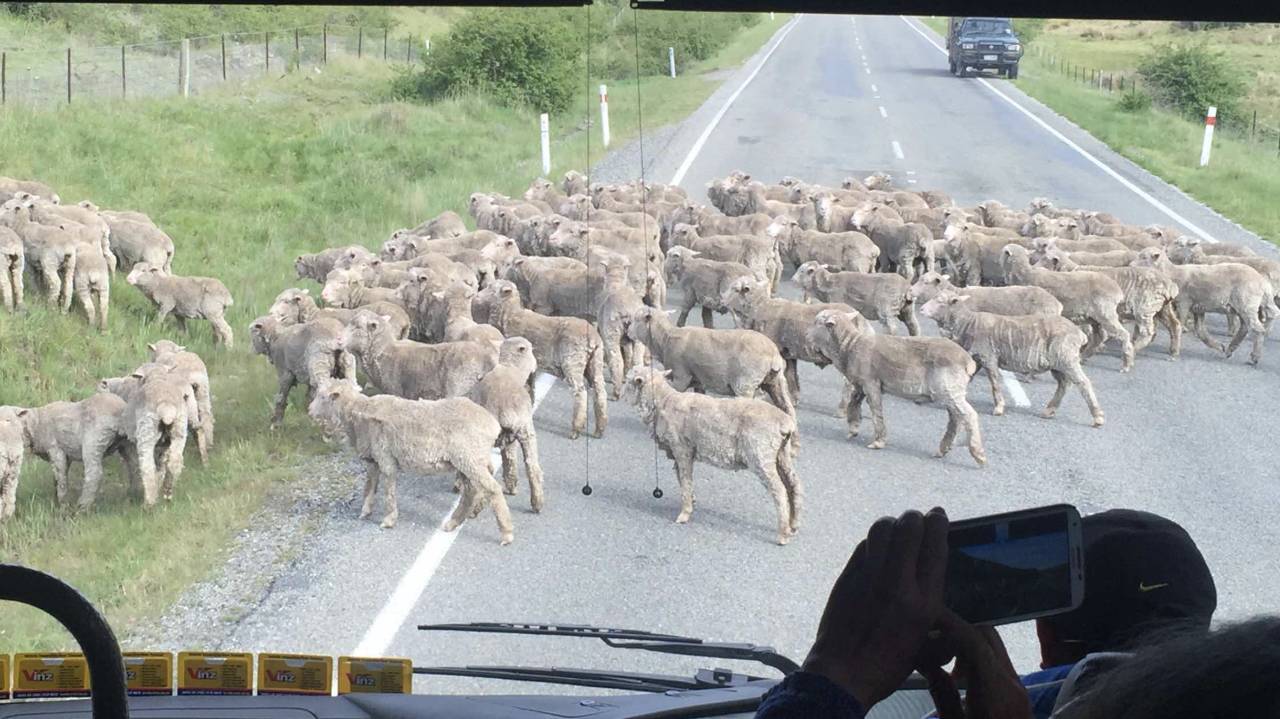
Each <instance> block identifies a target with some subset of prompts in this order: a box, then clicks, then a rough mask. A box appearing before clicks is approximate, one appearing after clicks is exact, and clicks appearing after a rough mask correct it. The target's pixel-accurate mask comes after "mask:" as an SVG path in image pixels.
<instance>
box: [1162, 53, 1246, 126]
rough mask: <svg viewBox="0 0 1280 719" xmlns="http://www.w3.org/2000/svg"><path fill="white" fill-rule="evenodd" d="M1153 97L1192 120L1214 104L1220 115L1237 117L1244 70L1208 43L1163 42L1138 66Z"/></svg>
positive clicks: (1242, 90)
mask: <svg viewBox="0 0 1280 719" xmlns="http://www.w3.org/2000/svg"><path fill="white" fill-rule="evenodd" d="M1138 74H1139V75H1141V76H1142V79H1144V80H1146V81H1147V86H1148V87H1149V88H1150V90H1151V94H1152V96H1153V97H1154V98H1155V100H1156V101H1158V102H1159V103H1161V104H1162V105H1167V106H1169V107H1171V108H1173V109H1174V110H1176V111H1177V112H1179V113H1181V114H1183V115H1186V116H1187V117H1190V118H1192V119H1197V118H1200V117H1203V116H1204V113H1205V111H1206V110H1207V109H1208V108H1209V106H1210V105H1215V106H1217V108H1218V117H1223V118H1234V117H1235V116H1236V113H1237V112H1238V111H1239V107H1240V100H1241V98H1243V97H1244V89H1245V88H1244V83H1243V82H1242V81H1241V80H1240V71H1239V70H1238V69H1237V68H1236V67H1234V66H1233V65H1232V64H1231V63H1230V62H1228V61H1227V59H1226V57H1225V56H1224V54H1223V53H1222V52H1215V51H1211V50H1209V49H1208V48H1207V47H1205V46H1204V45H1163V46H1160V47H1157V48H1156V49H1155V50H1154V51H1152V53H1151V54H1150V55H1148V56H1147V57H1146V58H1144V59H1143V60H1142V62H1141V64H1139V65H1138Z"/></svg>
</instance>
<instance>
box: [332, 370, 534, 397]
mask: <svg viewBox="0 0 1280 719" xmlns="http://www.w3.org/2000/svg"><path fill="white" fill-rule="evenodd" d="M539 369H541V367H539ZM351 377H352V379H354V378H355V375H351ZM537 377H538V373H537V372H531V373H529V379H527V380H525V381H524V389H525V391H526V392H528V393H529V401H530V402H535V401H537V399H538V394H537V392H536V391H535V387H534V380H536V379H537Z"/></svg>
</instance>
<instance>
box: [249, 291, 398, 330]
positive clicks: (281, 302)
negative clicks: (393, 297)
mask: <svg viewBox="0 0 1280 719" xmlns="http://www.w3.org/2000/svg"><path fill="white" fill-rule="evenodd" d="M356 310H369V311H370V312H376V313H378V314H379V315H382V316H383V317H386V318H388V319H389V324H390V326H391V331H392V334H394V335H395V338H396V339H398V340H402V339H404V338H406V337H408V336H409V325H410V322H409V313H408V312H406V311H405V309H404V307H401V306H400V305H399V304H397V303H394V302H371V303H369V304H367V305H360V306H359V307H357V308H355V309H343V308H341V307H325V308H323V309H322V308H320V307H319V306H317V305H316V301H315V299H314V298H313V297H312V296H311V290H307V289H301V290H300V289H296V288H290V289H287V290H284V291H282V292H281V293H280V294H278V295H276V298H275V301H274V302H272V303H271V308H270V309H269V310H267V314H269V315H271V316H272V317H275V318H276V319H277V320H279V321H280V322H281V324H285V325H296V324H301V323H303V322H310V321H311V320H315V319H319V318H321V317H328V318H330V319H335V320H337V321H338V322H341V323H342V324H344V325H345V324H346V323H348V322H350V321H351V316H352V315H354V314H355V313H356Z"/></svg>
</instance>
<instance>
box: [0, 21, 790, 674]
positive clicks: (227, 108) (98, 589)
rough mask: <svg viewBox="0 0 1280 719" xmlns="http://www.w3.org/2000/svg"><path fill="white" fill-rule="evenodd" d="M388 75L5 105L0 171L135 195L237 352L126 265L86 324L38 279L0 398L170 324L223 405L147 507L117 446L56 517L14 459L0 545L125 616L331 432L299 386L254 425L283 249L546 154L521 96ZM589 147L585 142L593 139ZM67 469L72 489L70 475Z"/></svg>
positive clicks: (163, 333) (177, 587)
mask: <svg viewBox="0 0 1280 719" xmlns="http://www.w3.org/2000/svg"><path fill="white" fill-rule="evenodd" d="M785 20H786V18H785V17H782V16H779V17H778V18H777V19H776V20H775V21H773V22H772V23H771V22H769V21H768V20H765V21H764V22H762V23H761V24H760V25H757V26H756V27H754V28H752V29H751V30H750V31H748V32H745V33H743V34H742V36H741V37H739V38H738V39H737V40H736V41H735V42H734V43H733V44H731V45H730V46H729V47H727V48H725V49H724V51H723V52H722V53H720V54H719V55H718V56H717V57H715V58H712V59H711V60H709V61H708V62H707V63H705V64H704V66H702V67H699V68H696V70H697V71H696V72H691V73H688V74H686V75H684V76H682V77H679V78H676V79H670V78H660V77H658V78H645V79H643V80H642V81H641V83H640V90H641V95H642V102H643V109H644V122H645V125H646V127H657V126H659V125H661V124H663V123H667V122H671V121H674V120H676V119H678V118H680V117H683V116H685V115H686V114H688V113H689V112H690V111H691V110H692V109H694V108H696V107H697V106H698V105H699V104H700V103H701V102H702V101H703V100H704V99H705V98H706V97H707V96H708V95H709V94H710V93H711V91H712V90H714V88H715V87H716V85H717V82H715V81H713V80H710V79H707V78H705V77H703V76H702V75H703V74H704V73H705V72H706V71H707V70H708V69H710V68H715V67H722V66H724V65H726V64H727V63H728V60H726V58H732V59H734V60H738V59H740V58H742V57H745V56H746V55H747V54H748V51H749V50H750V49H751V48H752V47H758V46H759V45H760V44H761V43H762V42H763V41H764V40H765V39H766V38H767V37H768V36H769V34H770V33H771V32H772V31H773V30H775V29H776V28H777V27H778V26H780V25H781V24H782V23H783V22H784V21H785ZM393 72H394V71H393V70H392V69H391V68H389V67H388V66H386V65H385V64H383V63H381V62H380V61H374V62H368V61H366V62H359V61H354V60H350V61H347V60H344V61H342V62H340V63H332V62H331V63H330V65H329V66H328V68H327V69H326V71H325V72H324V73H323V74H321V75H316V74H312V73H298V74H293V75H289V76H287V77H285V78H283V79H277V80H262V81H259V82H257V83H255V84H251V85H249V86H248V87H247V88H243V87H238V88H235V90H234V92H232V91H231V89H228V90H227V91H226V92H212V93H209V94H205V95H202V96H200V97H198V98H192V99H190V100H187V101H183V100H181V99H178V98H173V99H167V100H144V101H137V102H127V103H111V104H107V105H104V106H98V107H94V106H90V105H88V104H85V105H79V106H77V105H72V106H70V107H65V108H62V109H59V110H57V111H54V112H43V113H42V112H34V111H14V110H12V109H10V110H7V111H5V112H2V113H0V174H3V175H9V176H16V177H38V178H40V179H42V180H44V181H46V182H49V183H50V184H52V185H54V186H56V187H57V188H58V190H59V192H60V193H61V195H62V197H63V198H64V199H65V200H66V201H75V200H79V199H82V198H91V199H93V200H94V201H95V202H97V203H98V204H100V205H101V206H103V207H107V208H127V209H135V210H140V211H143V212H146V213H148V214H150V215H151V216H152V217H153V218H154V219H155V220H156V221H157V222H158V223H159V224H160V225H161V226H163V227H164V228H165V229H166V231H167V232H168V233H169V234H170V235H171V236H172V237H173V238H174V240H175V243H176V245H177V257H176V260H175V262H174V269H175V271H176V272H177V273H179V274H193V275H205V276H215V277H218V278H220V279H222V280H223V281H224V282H225V283H226V285H227V286H228V287H229V288H230V290H231V292H232V294H233V295H234V297H235V306H234V307H233V308H232V311H231V314H230V316H229V317H228V319H229V321H230V322H231V324H232V326H233V327H234V329H235V331H236V333H237V336H236V348H235V349H234V350H232V351H216V352H215V351H214V350H213V347H212V336H211V333H210V331H209V329H208V327H207V324H206V323H203V322H192V323H190V327H191V329H190V331H189V332H188V333H187V334H183V333H181V332H179V331H178V329H177V327H176V325H174V324H172V321H170V322H167V323H164V324H162V325H157V324H156V323H154V322H153V320H152V318H153V310H152V308H151V307H150V306H149V305H148V303H147V302H146V301H145V299H144V298H142V297H141V296H140V295H139V294H138V293H137V292H136V291H134V290H133V288H131V287H129V286H128V285H126V284H125V283H124V282H123V281H122V279H120V278H117V280H116V282H115V283H114V285H113V287H112V293H111V294H112V303H113V308H112V319H111V327H110V329H109V331H108V332H107V333H105V334H102V335H99V334H97V333H94V332H91V331H89V330H87V329H86V327H85V323H84V320H83V318H82V317H81V316H79V315H76V314H72V315H71V316H67V317H63V316H61V315H58V314H55V313H51V312H49V311H48V310H47V308H46V306H45V304H44V302H43V300H41V299H40V298H37V297H34V296H33V297H31V298H30V300H29V305H30V307H31V309H30V311H29V312H28V313H27V314H24V315H8V314H4V313H3V312H0V404H15V405H37V404H43V403H46V402H50V401H53V400H57V399H68V398H69V399H80V398H83V397H85V396H86V395H87V394H88V393H89V392H91V391H93V388H94V387H95V385H96V384H97V381H98V379H99V378H101V377H105V376H113V375H118V374H120V373H123V372H127V371H129V370H131V369H132V368H133V367H135V366H136V365H137V364H139V363H140V362H142V361H143V359H144V358H145V349H146V344H147V343H148V342H152V341H155V340H156V339H161V338H172V339H175V340H176V341H179V342H180V343H182V344H185V345H186V346H187V347H188V348H190V349H192V350H194V351H196V352H198V353H200V354H201V355H202V356H203V357H204V358H205V359H206V361H207V362H208V364H209V369H210V374H211V377H212V385H213V392H214V396H215V414H216V416H217V420H218V428H217V447H216V448H215V450H214V452H213V456H212V460H211V463H210V466H209V467H208V468H207V469H205V468H201V467H200V466H199V461H198V459H193V458H192V457H193V455H192V453H191V452H189V453H188V462H187V469H186V472H185V473H184V474H183V476H182V478H181V480H180V482H179V484H178V486H177V490H176V493H175V499H174V501H173V502H172V503H171V504H170V505H168V506H163V507H158V508H156V509H154V510H151V511H144V510H142V509H141V508H139V507H138V506H137V505H136V504H135V503H134V502H132V501H131V500H129V499H128V498H126V496H125V492H124V482H123V479H122V475H121V472H120V468H119V466H118V463H117V462H116V461H115V460H114V459H113V460H111V461H110V462H109V465H108V472H107V476H106V478H105V479H104V481H103V491H102V493H101V495H100V498H99V501H98V504H97V506H96V507H95V509H94V510H93V511H92V512H89V513H87V514H85V515H82V516H74V515H72V514H69V513H67V512H65V511H63V510H61V509H60V508H58V507H57V506H56V505H55V503H54V500H53V489H52V475H51V473H50V471H49V469H48V465H47V464H45V463H44V462H42V461H40V460H38V459H34V458H29V459H28V462H27V464H26V466H25V468H24V471H23V475H22V484H21V487H20V488H19V492H18V514H17V516H16V517H15V518H14V519H13V520H11V521H10V522H8V523H6V524H5V525H3V526H0V561H6V562H18V563H22V564H28V565H31V566H34V567H38V568H40V569H43V570H46V571H49V572H52V573H54V574H55V575H58V576H61V577H63V578H65V579H67V580H68V581H70V582H71V583H72V584H73V585H74V586H76V587H78V588H79V589H81V590H82V591H84V592H85V593H86V594H87V595H88V597H89V598H90V599H91V600H92V601H94V602H95V603H97V604H98V605H99V606H100V607H102V608H103V609H104V610H105V611H106V614H107V616H108V618H109V619H110V620H111V621H112V622H113V624H114V625H115V627H116V629H117V632H118V633H120V634H125V635H127V634H128V633H129V630H130V628H131V627H134V626H137V625H138V623H140V622H144V621H145V620H146V618H147V617H150V616H154V615H155V614H156V613H158V612H159V611H160V610H161V609H163V608H164V607H165V606H167V605H168V604H169V603H170V602H171V601H172V600H173V599H174V598H175V597H176V596H177V594H178V593H179V592H180V591H181V590H182V589H183V588H184V587H186V586H187V585H188V584H190V583H191V582H192V581H195V580H197V579H199V578H200V577H202V576H204V575H205V574H206V573H207V572H208V571H209V570H210V568H211V567H213V566H215V565H216V563H218V562H219V560H220V559H221V557H222V552H221V548H222V547H223V546H224V545H225V544H226V543H227V542H228V541H229V539H230V538H231V537H233V536H234V534H235V532H236V531H237V530H238V529H240V528H241V527H242V526H243V525H244V523H245V521H246V520H247V518H248V517H249V516H250V514H251V513H252V512H253V511H254V509H255V508H256V507H257V506H259V505H260V503H261V501H262V498H263V496H264V495H265V494H266V493H267V492H268V491H269V489H270V488H271V487H272V485H274V484H276V483H280V482H292V481H297V480H299V479H301V480H303V481H305V479H306V478H305V476H300V473H301V472H302V471H305V467H306V460H307V458H308V457H310V456H313V455H316V454H321V453H325V452H329V451H331V450H330V449H329V448H327V447H326V446H325V445H324V444H323V443H322V442H321V441H320V439H319V435H318V433H316V432H315V431H314V430H313V429H312V427H311V425H310V422H309V421H308V420H307V419H306V417H305V416H304V408H303V407H301V406H300V403H301V393H300V392H299V393H298V394H296V395H295V402H294V404H292V405H291V406H290V408H289V411H288V412H287V413H286V419H285V423H284V425H283V427H282V428H281V429H279V430H276V431H268V429H267V423H268V418H269V416H270V409H271V398H272V396H273V394H274V392H275V374H274V371H273V370H272V369H271V368H270V367H269V366H268V364H267V363H266V361H265V359H263V358H262V357H256V356H253V355H251V353H250V349H249V340H248V336H247V326H248V324H249V322H250V321H251V320H252V319H253V318H254V317H255V316H257V315H258V314H260V313H261V312H263V311H265V309H266V307H267V306H268V304H269V303H270V301H271V299H272V298H273V297H274V296H275V294H276V293H277V292H279V291H280V290H281V289H283V288H286V287H290V286H294V285H297V284H298V281H297V280H295V279H294V275H293V269H292V261H293V257H294V256H295V255H297V254H298V253H300V252H309V251H315V250H318V249H320V248H323V247H328V246H334V245H340V244H347V243H353V242H356V243H362V244H365V245H367V246H369V247H371V248H372V247H377V246H379V245H380V244H381V242H382V241H383V239H385V237H386V236H387V235H388V234H389V233H390V232H391V231H392V230H394V229H396V228H398V227H405V226H412V225H413V224H414V223H416V222H418V221H420V220H422V219H425V218H427V217H430V216H433V215H435V214H437V213H439V212H441V211H443V210H446V209H453V210H456V211H459V212H463V214H464V215H465V212H464V210H465V202H466V198H467V196H468V194H469V193H471V192H473V191H475V190H496V191H501V192H505V193H509V194H515V193H517V192H519V191H521V190H522V189H523V188H524V187H525V186H527V184H528V182H529V181H530V180H531V179H532V178H533V177H535V176H537V175H538V174H539V173H540V170H541V168H540V163H539V156H538V123H537V117H536V116H534V115H533V114H531V113H528V112H523V111H518V110H512V109H508V108H500V107H496V106H494V105H492V104H491V103H489V102H487V101H485V100H483V99H480V98H474V97H471V98H460V99H454V100H448V101H442V102H439V103H436V104H433V105H417V104H407V103H399V102H391V101H388V100H386V97H387V95H386V89H387V87H388V85H389V83H390V80H391V79H392V75H393ZM584 80H585V78H584ZM595 81H596V80H595V79H593V80H592V82H593V83H594V82H595ZM590 87H591V92H590V94H587V93H584V96H583V97H581V98H579V101H578V102H577V103H576V104H575V107H574V108H573V109H572V110H570V111H569V112H567V113H565V115H564V116H557V117H554V118H553V119H552V132H553V136H554V138H555V143H554V148H553V158H554V161H555V167H554V168H553V173H554V174H553V176H558V175H559V174H560V173H563V172H564V171H565V170H566V169H569V168H582V167H584V166H586V165H587V164H588V162H587V158H586V156H585V144H586V134H585V131H584V130H582V129H580V126H581V124H582V121H583V118H584V116H585V115H586V113H587V111H588V107H590V108H592V111H593V112H594V103H595V97H594V84H592V85H590ZM584 90H585V88H584ZM636 109H637V107H636V95H635V86H634V85H629V86H623V85H618V86H616V87H614V88H613V92H612V97H611V102H610V110H611V120H612V130H613V134H614V141H615V142H617V143H620V142H622V141H625V140H626V139H628V138H629V137H633V136H634V135H635V133H636ZM593 132H598V130H596V129H595V128H593ZM592 146H593V157H595V156H598V155H596V154H595V153H598V152H599V150H598V148H599V142H598V136H597V137H596V138H593V141H592ZM313 291H314V286H313ZM73 476H74V477H78V476H79V469H76V470H74V471H73ZM353 481H354V480H353ZM72 486H73V491H78V480H73V483H72ZM70 645H71V641H70V638H69V637H68V636H67V635H66V634H65V633H63V632H62V631H60V630H59V629H57V628H56V627H55V626H54V625H53V624H52V623H51V622H49V621H47V620H45V619H44V618H42V617H40V616H38V615H37V614H36V613H34V612H31V611H28V610H25V609H20V608H15V607H14V606H13V605H7V604H6V605H0V652H11V651H24V650H29V649H37V650H39V649H56V648H65V647H68V646H70Z"/></svg>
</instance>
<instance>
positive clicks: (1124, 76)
mask: <svg viewBox="0 0 1280 719" xmlns="http://www.w3.org/2000/svg"><path fill="white" fill-rule="evenodd" d="M1030 50H1031V53H1032V55H1033V56H1034V57H1035V58H1036V59H1037V61H1038V62H1039V64H1040V66H1041V67H1042V68H1044V69H1045V70H1046V71H1048V72H1051V73H1054V74H1058V75H1061V76H1063V77H1066V78H1068V79H1071V80H1073V81H1075V82H1078V83H1081V84H1083V85H1086V86H1088V87H1090V88H1092V89H1094V90H1097V91H1098V92H1105V93H1109V94H1123V93H1136V92H1138V91H1139V89H1140V87H1139V86H1140V83H1141V78H1140V77H1139V76H1138V74H1137V73H1126V72H1112V71H1106V70H1101V69H1098V68H1092V67H1089V66H1088V65H1084V64H1081V63H1078V62H1073V61H1072V60H1071V58H1068V57H1064V56H1062V55H1059V54H1055V51H1054V49H1053V48H1045V47H1041V46H1037V45H1032V46H1030ZM1208 109H1209V108H1207V107H1206V108H1205V111H1206V112H1207V111H1208ZM1215 132H1218V133H1227V134H1229V135H1231V136H1232V137H1234V138H1235V139H1238V140H1245V141H1248V142H1253V143H1257V144H1258V145H1260V146H1262V147H1267V148H1274V149H1275V152H1276V155H1277V156H1278V157H1280V121H1275V120H1271V119H1269V118H1262V119H1261V120H1259V118H1258V111H1257V110H1253V111H1251V112H1250V113H1249V114H1248V115H1243V116H1236V117H1223V116H1221V115H1220V116H1218V117H1217V118H1216V122H1215Z"/></svg>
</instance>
